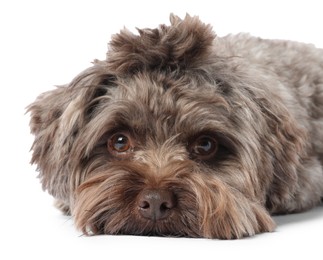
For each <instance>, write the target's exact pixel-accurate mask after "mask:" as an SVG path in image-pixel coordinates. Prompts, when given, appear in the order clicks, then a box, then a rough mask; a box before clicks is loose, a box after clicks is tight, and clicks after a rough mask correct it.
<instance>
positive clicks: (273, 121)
mask: <svg viewBox="0 0 323 260" xmlns="http://www.w3.org/2000/svg"><path fill="white" fill-rule="evenodd" d="M276 100H277V102H272V101H271V99H270V97H265V98H261V100H258V101H259V104H260V107H261V111H262V113H263V115H264V117H265V120H266V122H267V126H268V130H265V129H264V132H267V133H266V134H264V135H263V137H262V138H263V140H261V143H262V144H263V149H265V151H266V152H267V155H269V157H268V161H269V164H270V165H271V168H272V171H273V175H272V179H271V184H270V189H269V190H267V205H266V206H267V208H268V209H269V210H270V211H273V212H276V213H277V212H279V211H280V210H281V209H280V207H281V206H282V205H284V204H286V205H287V203H289V202H290V201H291V200H292V199H293V196H294V194H295V191H296V189H297V186H298V181H299V180H298V171H300V170H301V168H302V160H303V159H304V156H305V154H306V149H308V147H307V143H308V142H307V138H308V136H307V135H306V131H305V129H304V127H302V126H301V125H300V124H299V123H298V122H297V121H296V119H295V118H294V116H293V115H291V114H290V112H289V111H288V109H287V108H286V107H285V105H284V104H282V103H280V102H279V101H278V99H277V98H276ZM263 170H264V175H266V176H264V177H265V178H267V179H269V178H268V176H269V174H268V172H265V171H266V169H263Z"/></svg>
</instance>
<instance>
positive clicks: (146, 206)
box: [138, 200, 150, 209]
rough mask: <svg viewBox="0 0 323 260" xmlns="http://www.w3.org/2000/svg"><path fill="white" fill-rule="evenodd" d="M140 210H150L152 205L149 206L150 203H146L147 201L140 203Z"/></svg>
mask: <svg viewBox="0 0 323 260" xmlns="http://www.w3.org/2000/svg"><path fill="white" fill-rule="evenodd" d="M138 206H139V208H141V209H149V208H150V204H149V202H148V201H146V200H141V201H139V205H138Z"/></svg>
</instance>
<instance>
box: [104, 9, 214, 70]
mask: <svg viewBox="0 0 323 260" xmlns="http://www.w3.org/2000/svg"><path fill="white" fill-rule="evenodd" d="M170 21H171V25H170V26H166V25H160V26H159V28H157V29H138V32H139V35H135V34H133V33H131V32H130V31H128V30H127V29H124V30H122V31H121V32H120V33H119V34H116V35H114V36H113V38H112V41H111V42H110V44H109V51H108V53H107V62H108V66H109V69H110V70H111V71H114V72H115V73H121V74H129V73H130V74H131V73H136V72H138V71H143V70H148V71H149V70H165V71H173V70H176V69H189V68H195V67H198V66H200V65H201V62H203V63H205V62H207V59H208V57H209V56H210V54H211V52H212V48H211V47H212V44H213V40H214V39H215V37H216V36H215V34H214V33H213V31H212V27H211V26H210V25H206V24H204V23H202V22H201V21H200V20H199V19H198V17H191V16H189V15H186V17H185V18H184V19H183V20H181V19H180V18H179V17H177V16H175V15H171V16H170Z"/></svg>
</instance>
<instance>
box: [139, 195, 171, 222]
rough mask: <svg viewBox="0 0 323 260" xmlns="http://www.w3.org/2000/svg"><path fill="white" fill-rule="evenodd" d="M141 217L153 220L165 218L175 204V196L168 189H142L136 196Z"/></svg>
mask: <svg viewBox="0 0 323 260" xmlns="http://www.w3.org/2000/svg"><path fill="white" fill-rule="evenodd" d="M138 206H139V212H140V214H141V216H142V217H144V218H146V219H150V220H153V221H156V220H160V219H165V218H167V217H168V216H169V215H170V213H171V211H172V210H173V209H174V208H175V206H176V200H175V196H174V194H173V193H172V192H171V191H168V190H159V189H154V190H144V191H142V192H141V193H140V195H139V198H138Z"/></svg>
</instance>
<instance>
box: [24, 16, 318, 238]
mask: <svg viewBox="0 0 323 260" xmlns="http://www.w3.org/2000/svg"><path fill="white" fill-rule="evenodd" d="M139 34H140V35H134V34H132V33H130V32H129V31H127V30H123V31H121V32H120V34H117V35H115V36H114V37H113V39H112V41H111V43H110V49H109V51H108V54H107V60H105V61H96V62H95V63H94V65H93V67H91V68H89V69H87V70H85V71H84V72H82V73H81V74H80V75H79V76H77V77H76V78H75V79H74V80H73V81H72V82H71V83H70V84H68V85H67V86H64V87H60V88H57V89H55V90H53V91H50V92H47V93H44V94H43V95H41V96H40V97H39V98H38V99H37V100H36V101H35V102H34V103H33V104H31V105H30V107H29V111H30V112H31V117H32V119H31V129H32V132H33V134H35V142H34V144H33V148H32V149H33V159H32V162H33V163H36V164H37V165H38V168H39V170H40V178H41V181H42V184H43V187H44V189H46V190H48V191H49V193H51V194H52V195H53V196H54V197H55V198H56V199H57V201H58V205H59V207H60V208H61V209H62V210H63V211H64V212H66V213H71V214H72V215H73V216H74V218H75V222H76V225H77V227H78V228H80V229H81V230H82V231H83V232H84V233H86V234H99V233H106V234H138V235H171V236H190V237H208V238H226V239H229V238H240V237H243V236H250V235H254V234H255V233H259V232H266V231H272V230H273V229H274V227H275V225H274V222H273V220H272V218H271V217H270V214H280V213H292V212H299V211H303V210H306V209H309V208H312V207H313V206H315V205H318V204H319V203H320V201H321V199H322V197H323V170H322V164H323V50H321V49H316V48H314V47H313V46H311V45H305V44H299V43H295V42H286V41H270V40H262V39H259V38H254V37H251V36H249V35H245V34H241V35H236V36H227V37H223V38H219V37H216V36H215V35H214V33H213V32H212V30H211V27H210V26H208V25H205V24H202V23H201V22H200V21H199V20H198V19H197V18H194V17H193V18H192V17H189V16H187V17H186V18H185V19H184V20H180V19H179V18H178V17H175V16H171V26H165V25H161V26H160V27H159V28H158V29H154V30H150V29H144V30H139Z"/></svg>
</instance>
